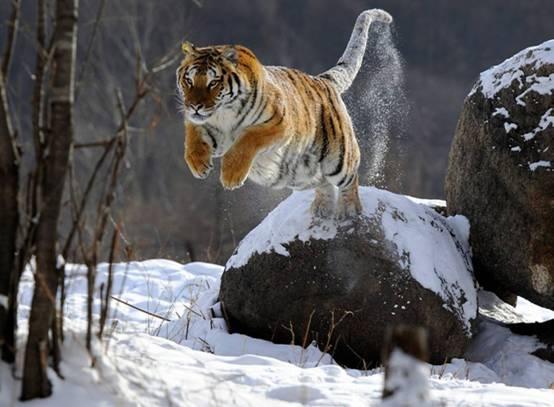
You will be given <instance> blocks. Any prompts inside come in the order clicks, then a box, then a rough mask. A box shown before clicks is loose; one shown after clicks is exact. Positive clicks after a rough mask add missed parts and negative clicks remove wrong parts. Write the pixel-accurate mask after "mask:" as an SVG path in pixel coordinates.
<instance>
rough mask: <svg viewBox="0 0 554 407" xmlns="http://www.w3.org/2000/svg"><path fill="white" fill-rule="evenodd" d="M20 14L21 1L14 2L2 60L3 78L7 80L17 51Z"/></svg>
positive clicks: (13, 0) (14, 0)
mask: <svg viewBox="0 0 554 407" xmlns="http://www.w3.org/2000/svg"><path fill="white" fill-rule="evenodd" d="M20 14H21V0H12V12H11V15H10V20H9V22H8V40H7V42H6V49H5V50H4V57H3V58H2V76H3V77H4V78H7V77H8V75H9V71H10V64H11V60H12V55H13V50H14V49H15V43H16V38H17V27H18V26H19V16H20Z"/></svg>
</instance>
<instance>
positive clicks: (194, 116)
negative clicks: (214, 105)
mask: <svg viewBox="0 0 554 407" xmlns="http://www.w3.org/2000/svg"><path fill="white" fill-rule="evenodd" d="M210 117H211V113H200V112H194V113H189V115H188V118H189V120H190V121H191V122H193V123H196V124H201V123H204V122H205V121H206V120H208V119H209V118H210Z"/></svg>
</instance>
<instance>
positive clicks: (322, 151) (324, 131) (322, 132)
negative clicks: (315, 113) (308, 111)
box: [318, 106, 329, 162]
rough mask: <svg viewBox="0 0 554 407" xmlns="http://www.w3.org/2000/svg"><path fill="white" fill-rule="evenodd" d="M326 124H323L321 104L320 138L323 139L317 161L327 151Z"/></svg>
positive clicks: (323, 112) (323, 115)
mask: <svg viewBox="0 0 554 407" xmlns="http://www.w3.org/2000/svg"><path fill="white" fill-rule="evenodd" d="M326 127H327V126H326V125H325V111H324V109H323V106H321V138H322V139H323V142H322V147H321V153H320V155H319V161H318V162H322V161H323V159H324V158H325V157H326V156H327V153H329V135H328V134H327V128H326Z"/></svg>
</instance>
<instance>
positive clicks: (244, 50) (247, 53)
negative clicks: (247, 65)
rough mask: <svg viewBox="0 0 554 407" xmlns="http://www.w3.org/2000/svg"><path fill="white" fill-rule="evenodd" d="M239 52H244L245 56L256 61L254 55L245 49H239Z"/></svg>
mask: <svg viewBox="0 0 554 407" xmlns="http://www.w3.org/2000/svg"><path fill="white" fill-rule="evenodd" d="M240 52H244V53H245V54H246V55H248V56H250V57H252V58H254V59H257V58H256V55H254V54H253V53H252V52H251V51H250V50H248V49H246V48H241V49H240Z"/></svg>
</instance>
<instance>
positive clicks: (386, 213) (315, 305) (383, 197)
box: [219, 188, 477, 368]
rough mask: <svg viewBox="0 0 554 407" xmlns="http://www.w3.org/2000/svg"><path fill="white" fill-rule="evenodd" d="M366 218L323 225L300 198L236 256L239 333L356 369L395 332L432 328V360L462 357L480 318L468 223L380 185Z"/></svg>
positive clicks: (227, 280) (232, 303) (227, 285)
mask: <svg viewBox="0 0 554 407" xmlns="http://www.w3.org/2000/svg"><path fill="white" fill-rule="evenodd" d="M360 192H361V199H362V203H363V206H364V216H363V217H362V218H361V219H360V220H358V221H356V222H355V223H346V224H342V225H337V224H335V223H334V222H331V221H328V222H322V221H319V220H314V219H313V218H312V217H311V214H310V204H311V201H312V199H313V193H312V192H296V193H294V194H293V195H292V196H290V197H289V198H287V199H286V200H285V201H284V202H282V203H281V204H280V205H279V206H278V207H277V208H276V209H275V210H274V211H273V212H271V213H270V214H269V215H268V217H267V218H266V219H265V220H264V221H263V222H262V223H261V224H260V225H258V227H256V228H255V229H254V230H252V231H251V232H250V234H249V235H247V236H246V237H245V239H244V240H243V241H242V242H241V244H240V245H239V247H238V248H237V250H236V252H235V254H234V255H233V256H232V257H231V258H230V259H229V261H228V263H227V265H226V270H225V272H224V274H223V277H222V282H221V290H220V295H219V298H220V301H221V304H222V308H223V310H224V315H225V317H226V320H227V322H228V324H229V327H230V329H231V330H232V331H233V332H240V333H245V334H248V335H251V336H255V337H260V338H265V339H270V340H273V341H275V342H281V343H290V342H295V343H297V344H301V345H307V344H310V343H311V342H312V341H316V342H317V343H318V345H319V347H320V348H321V349H323V350H326V351H328V352H330V353H331V354H333V356H334V357H335V359H336V360H337V361H338V362H339V363H342V364H345V365H347V366H350V367H358V368H360V367H368V366H374V365H375V364H377V363H379V362H380V352H381V349H382V344H383V337H384V333H385V330H386V328H387V326H389V325H396V324H400V323H405V324H418V325H422V326H424V327H426V328H427V329H428V331H429V337H430V340H431V344H430V349H431V355H430V356H431V361H432V362H434V363H442V362H444V360H445V359H448V358H451V357H457V356H461V355H462V353H463V351H464V349H465V346H466V344H467V341H468V339H469V337H470V336H471V325H472V322H473V320H474V318H475V316H476V312H477V299H476V292H475V285H474V282H473V277H472V269H471V262H470V259H469V255H468V252H469V247H468V246H467V234H468V224H467V220H465V219H464V218H463V217H456V218H449V219H445V218H444V217H442V216H441V215H439V214H438V213H436V212H435V211H434V210H433V209H431V208H430V207H428V206H426V205H423V204H418V203H416V202H415V201H411V200H410V199H408V198H406V197H404V196H401V195H396V194H392V193H389V192H386V191H381V190H378V189H375V188H362V189H361V191H360Z"/></svg>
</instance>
